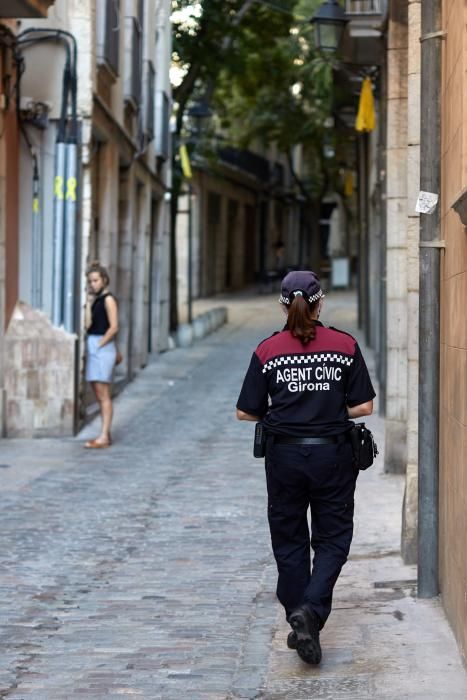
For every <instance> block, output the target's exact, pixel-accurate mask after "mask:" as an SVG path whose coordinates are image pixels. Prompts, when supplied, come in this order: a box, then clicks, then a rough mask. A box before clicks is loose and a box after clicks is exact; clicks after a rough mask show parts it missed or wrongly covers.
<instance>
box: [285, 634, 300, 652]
mask: <svg viewBox="0 0 467 700" xmlns="http://www.w3.org/2000/svg"><path fill="white" fill-rule="evenodd" d="M297 641H298V640H297V633H296V632H295V630H292V631H291V632H289V634H288V635H287V646H288V647H289V649H296V648H297Z"/></svg>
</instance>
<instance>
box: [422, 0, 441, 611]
mask: <svg viewBox="0 0 467 700" xmlns="http://www.w3.org/2000/svg"><path fill="white" fill-rule="evenodd" d="M440 4H441V3H440V0H424V2H422V3H421V8H422V37H421V58H422V63H421V82H422V85H423V86H424V87H423V89H422V93H421V105H420V106H421V139H420V154H421V157H420V188H421V190H423V191H427V192H434V193H437V194H439V193H440V181H441V130H440V114H441V103H440V95H441V38H442V36H443V34H442V32H441V27H440V19H441V7H440ZM440 251H441V248H440V204H439V203H438V206H437V207H436V209H435V212H434V213H433V214H421V215H420V317H419V321H420V331H419V332H420V338H419V340H420V351H419V352H420V354H419V362H420V370H419V371H420V374H419V392H418V406H419V419H418V449H419V474H418V596H419V597H420V598H432V597H434V596H436V595H438V593H439V587H438V468H439V357H440V319H439V306H440V301H439V300H440Z"/></svg>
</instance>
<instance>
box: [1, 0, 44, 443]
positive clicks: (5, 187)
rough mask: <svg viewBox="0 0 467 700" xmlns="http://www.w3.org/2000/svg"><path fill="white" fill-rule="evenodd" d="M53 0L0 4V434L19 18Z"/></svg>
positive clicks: (12, 268)
mask: <svg viewBox="0 0 467 700" xmlns="http://www.w3.org/2000/svg"><path fill="white" fill-rule="evenodd" d="M51 5H53V0H22V1H19V0H12V2H9V3H3V5H2V7H0V85H1V88H0V436H3V435H5V434H6V431H7V422H8V421H7V415H8V414H7V394H6V388H5V384H6V364H7V363H6V360H7V354H6V352H5V332H6V328H7V326H8V324H9V323H10V320H11V317H12V314H13V310H14V307H15V304H16V301H17V299H18V260H19V241H18V211H19V206H18V203H19V199H18V198H19V139H20V135H19V123H18V119H17V110H16V91H15V85H16V84H17V76H18V71H17V65H16V62H15V58H14V56H15V45H16V35H17V32H18V22H17V19H18V18H29V17H34V18H44V17H47V12H48V10H49V8H50V6H51Z"/></svg>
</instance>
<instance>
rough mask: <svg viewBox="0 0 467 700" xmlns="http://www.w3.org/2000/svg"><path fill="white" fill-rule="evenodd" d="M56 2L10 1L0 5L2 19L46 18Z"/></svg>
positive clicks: (43, 0) (36, 0) (44, 0)
mask: <svg viewBox="0 0 467 700" xmlns="http://www.w3.org/2000/svg"><path fill="white" fill-rule="evenodd" d="M54 2H55V0H8V2H2V3H1V5H0V19H7V18H9V19H11V18H13V19H26V18H37V19H40V18H44V17H47V13H48V11H49V8H50V6H51V5H53V4H54Z"/></svg>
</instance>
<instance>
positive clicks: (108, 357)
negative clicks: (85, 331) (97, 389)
mask: <svg viewBox="0 0 467 700" xmlns="http://www.w3.org/2000/svg"><path fill="white" fill-rule="evenodd" d="M103 337H104V336H103V335H88V337H87V339H86V350H87V354H86V381H88V382H103V383H104V384H111V383H112V375H113V371H114V367H115V360H116V359H117V346H116V345H115V343H114V341H113V340H111V341H110V343H107V344H106V345H104V347H103V348H100V347H99V342H100V340H101V338H103Z"/></svg>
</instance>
